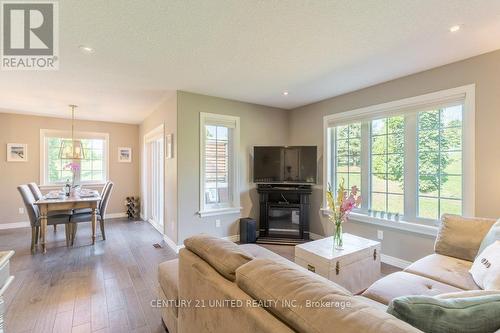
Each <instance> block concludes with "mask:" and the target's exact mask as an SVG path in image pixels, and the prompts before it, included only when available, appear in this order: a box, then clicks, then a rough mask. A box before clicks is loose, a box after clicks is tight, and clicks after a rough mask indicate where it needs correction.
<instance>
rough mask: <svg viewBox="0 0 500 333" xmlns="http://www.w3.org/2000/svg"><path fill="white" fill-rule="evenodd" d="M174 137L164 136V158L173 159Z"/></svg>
mask: <svg viewBox="0 0 500 333" xmlns="http://www.w3.org/2000/svg"><path fill="white" fill-rule="evenodd" d="M173 141H174V135H173V134H172V133H170V134H167V135H166V136H165V142H166V149H165V158H173V157H174V142H173Z"/></svg>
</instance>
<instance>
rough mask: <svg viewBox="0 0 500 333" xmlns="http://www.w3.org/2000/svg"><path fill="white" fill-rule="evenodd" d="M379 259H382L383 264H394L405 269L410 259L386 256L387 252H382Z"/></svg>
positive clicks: (409, 263)
mask: <svg viewBox="0 0 500 333" xmlns="http://www.w3.org/2000/svg"><path fill="white" fill-rule="evenodd" d="M380 261H382V262H383V263H384V264H387V265H391V266H395V267H397V268H401V269H405V268H406V267H408V266H410V265H411V262H410V261H406V260H403V259H399V258H396V257H392V256H388V255H387V254H383V253H382V254H381V255H380Z"/></svg>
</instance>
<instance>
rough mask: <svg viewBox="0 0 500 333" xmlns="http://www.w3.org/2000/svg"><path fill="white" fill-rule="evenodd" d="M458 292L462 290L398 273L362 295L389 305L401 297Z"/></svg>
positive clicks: (427, 279)
mask: <svg viewBox="0 0 500 333" xmlns="http://www.w3.org/2000/svg"><path fill="white" fill-rule="evenodd" d="M457 291H462V290H461V289H458V288H456V287H453V286H450V285H447V284H444V283H441V282H438V281H434V280H432V279H429V278H426V277H423V276H419V275H414V274H410V273H407V272H396V273H392V274H389V275H387V276H386V277H383V278H382V279H380V280H378V281H377V282H375V283H374V284H372V285H371V286H370V287H369V288H368V289H366V290H365V292H364V293H363V294H362V295H363V296H364V297H368V298H371V299H372V300H374V301H377V302H380V303H382V304H386V305H387V304H389V303H390V302H391V301H392V300H393V299H394V298H396V297H400V296H408V295H428V296H434V295H439V294H444V293H452V292H457Z"/></svg>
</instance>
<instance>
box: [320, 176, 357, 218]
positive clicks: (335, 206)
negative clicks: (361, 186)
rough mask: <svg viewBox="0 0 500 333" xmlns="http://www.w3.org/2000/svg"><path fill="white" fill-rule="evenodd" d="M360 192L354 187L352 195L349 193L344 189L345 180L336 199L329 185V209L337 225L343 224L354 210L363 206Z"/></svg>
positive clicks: (341, 183)
mask: <svg viewBox="0 0 500 333" xmlns="http://www.w3.org/2000/svg"><path fill="white" fill-rule="evenodd" d="M358 192H359V190H358V187H357V186H352V187H351V191H350V193H348V192H347V191H346V190H345V188H344V179H342V180H341V181H340V184H339V189H338V191H337V198H336V200H335V199H334V196H333V191H332V188H331V186H330V184H329V185H328V191H327V192H326V195H327V202H328V208H330V210H331V211H332V213H333V214H332V215H331V216H330V219H332V220H333V221H332V222H335V223H338V222H340V223H342V222H345V221H346V220H347V218H348V217H349V213H351V212H352V210H353V209H354V208H357V207H359V206H360V204H361V196H360V195H359V194H358Z"/></svg>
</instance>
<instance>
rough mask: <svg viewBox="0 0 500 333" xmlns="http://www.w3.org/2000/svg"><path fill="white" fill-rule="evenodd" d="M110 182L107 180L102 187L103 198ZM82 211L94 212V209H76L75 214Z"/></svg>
mask: <svg viewBox="0 0 500 333" xmlns="http://www.w3.org/2000/svg"><path fill="white" fill-rule="evenodd" d="M109 183H110V182H106V183H105V184H104V186H103V187H102V191H101V198H103V197H104V193H106V189H107V188H108V186H109ZM82 213H88V214H92V209H91V208H80V209H74V210H73V214H82Z"/></svg>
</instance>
